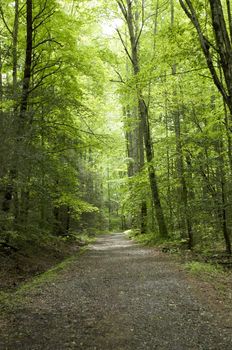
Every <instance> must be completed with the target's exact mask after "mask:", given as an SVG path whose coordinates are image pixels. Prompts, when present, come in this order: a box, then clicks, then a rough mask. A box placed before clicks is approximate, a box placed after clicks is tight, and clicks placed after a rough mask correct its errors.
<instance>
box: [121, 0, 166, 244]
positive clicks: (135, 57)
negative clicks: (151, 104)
mask: <svg viewBox="0 0 232 350" xmlns="http://www.w3.org/2000/svg"><path fill="white" fill-rule="evenodd" d="M117 2H118V5H119V7H120V9H121V11H122V14H123V16H124V18H125V20H126V23H127V27H128V32H129V37H130V46H131V53H129V51H128V50H127V48H126V47H125V43H124V48H125V50H126V53H127V55H128V57H129V59H130V61H131V63H132V67H133V72H134V76H135V79H137V76H138V74H139V72H140V67H139V54H138V45H139V38H140V34H141V33H140V32H139V33H138V34H137V35H136V25H135V23H134V18H133V13H132V1H130V0H126V4H127V7H125V5H124V3H123V2H122V1H117ZM143 10H144V9H143ZM136 88H137V99H138V109H139V116H140V121H141V126H142V133H143V140H144V145H145V153H146V159H147V162H148V174H149V181H150V187H151V192H152V197H153V201H154V207H155V213H156V219H157V222H158V227H159V233H160V236H161V237H163V238H167V237H168V231H167V227H166V223H165V219H164V215H163V209H162V206H161V202H160V197H159V190H158V185H157V178H156V173H155V169H154V166H153V164H152V162H153V158H154V157H153V149H152V140H151V132H150V126H149V116H148V109H147V105H146V103H145V101H144V98H143V95H142V91H141V89H140V87H139V86H138V84H137V83H136Z"/></svg>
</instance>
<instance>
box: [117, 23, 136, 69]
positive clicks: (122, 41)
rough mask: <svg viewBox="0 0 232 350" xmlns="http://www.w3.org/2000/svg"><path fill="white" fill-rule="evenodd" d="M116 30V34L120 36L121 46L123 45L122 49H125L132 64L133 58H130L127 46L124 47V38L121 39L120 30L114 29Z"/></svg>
mask: <svg viewBox="0 0 232 350" xmlns="http://www.w3.org/2000/svg"><path fill="white" fill-rule="evenodd" d="M116 31H117V33H118V36H119V38H120V40H121V43H122V45H123V47H124V50H125V51H126V54H127V56H128V57H129V59H130V61H131V63H132V64H133V59H132V57H131V55H130V53H129V51H128V49H127V47H126V44H125V42H124V40H123V38H122V35H121V33H120V31H119V30H118V29H116Z"/></svg>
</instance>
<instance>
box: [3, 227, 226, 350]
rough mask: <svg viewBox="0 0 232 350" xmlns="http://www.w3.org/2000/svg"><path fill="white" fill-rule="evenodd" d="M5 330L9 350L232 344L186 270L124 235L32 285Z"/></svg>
mask: <svg viewBox="0 0 232 350" xmlns="http://www.w3.org/2000/svg"><path fill="white" fill-rule="evenodd" d="M231 327H232V325H231ZM0 332H1V331H0ZM2 333H3V334H1V338H0V349H1V350H20V349H24V350H35V349H41V350H42V349H44V350H48V349H52V350H67V349H92V350H94V349H97V350H111V349H112V350H136V349H157V350H169V349H170V350H188V349H194V350H197V349H202V350H209V349H215V350H231V349H232V329H231V328H229V327H228V326H227V327H226V326H224V325H223V323H222V322H221V319H220V318H218V316H217V315H215V312H214V311H212V310H211V309H210V307H209V306H208V305H207V304H206V302H205V301H203V300H201V298H200V297H198V296H197V294H196V293H195V291H194V288H193V287H192V286H191V283H189V282H188V279H187V278H186V276H185V273H183V272H181V271H179V269H178V266H177V265H176V264H174V263H173V262H172V261H171V260H170V258H168V257H167V256H165V255H163V254H160V253H159V252H157V251H155V250H154V249H149V248H143V247H140V246H138V245H136V244H133V243H132V242H131V241H129V240H128V239H126V238H125V236H124V235H122V234H114V235H107V236H102V237H101V238H99V239H98V240H97V242H96V243H95V244H94V245H93V246H92V247H91V249H90V250H89V251H87V252H86V253H85V254H83V255H82V256H80V257H79V258H78V259H77V260H76V261H74V262H73V263H72V265H70V266H69V267H68V268H66V269H65V270H64V271H62V272H61V273H60V274H59V275H58V276H57V278H56V279H55V280H54V281H53V282H47V283H45V284H42V285H41V286H40V287H39V288H36V289H35V290H33V291H31V292H30V293H29V297H28V298H27V299H26V300H25V303H24V304H23V305H21V306H20V307H19V309H18V310H16V311H14V313H13V314H12V315H10V317H9V319H8V324H7V327H6V328H5V329H2Z"/></svg>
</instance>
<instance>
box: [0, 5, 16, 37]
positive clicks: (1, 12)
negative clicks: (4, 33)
mask: <svg viewBox="0 0 232 350" xmlns="http://www.w3.org/2000/svg"><path fill="white" fill-rule="evenodd" d="M0 15H1V17H2V20H3V23H4V24H5V27H6V29H7V30H8V32H9V33H10V35H11V36H13V31H12V30H11V29H10V27H9V26H8V24H7V22H6V19H5V16H4V12H3V9H2V6H1V5H0Z"/></svg>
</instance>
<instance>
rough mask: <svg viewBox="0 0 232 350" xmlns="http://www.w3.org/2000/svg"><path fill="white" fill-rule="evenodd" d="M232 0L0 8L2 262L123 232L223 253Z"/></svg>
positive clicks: (227, 246) (228, 203) (61, 1)
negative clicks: (62, 244) (9, 257)
mask: <svg viewBox="0 0 232 350" xmlns="http://www.w3.org/2000/svg"><path fill="white" fill-rule="evenodd" d="M231 131H232V9H231V4H230V0H208V1H203V0H179V1H178V0H110V1H103V0H98V1H95V0H80V1H76V0H49V1H48V0H15V1H12V0H4V1H3V0H1V1H0V134H1V143H0V250H1V254H6V255H9V254H13V253H14V252H20V251H24V250H25V247H30V248H31V247H39V246H41V247H46V246H48V245H50V244H58V242H59V241H60V242H65V241H75V239H76V240H78V239H79V238H78V237H81V236H82V235H88V236H91V235H95V234H97V233H101V232H113V231H114V232H121V231H125V230H131V232H132V234H133V235H136V236H137V237H140V238H141V237H142V238H141V239H143V240H144V241H147V242H149V243H153V244H156V243H160V242H172V243H173V244H176V245H178V246H181V247H183V248H184V249H188V250H195V251H205V252H214V253H215V252H221V253H223V254H225V252H226V254H227V255H228V256H229V255H231V238H232V236H231V228H232V217H231V209H232V190H231V189H232V133H231Z"/></svg>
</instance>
